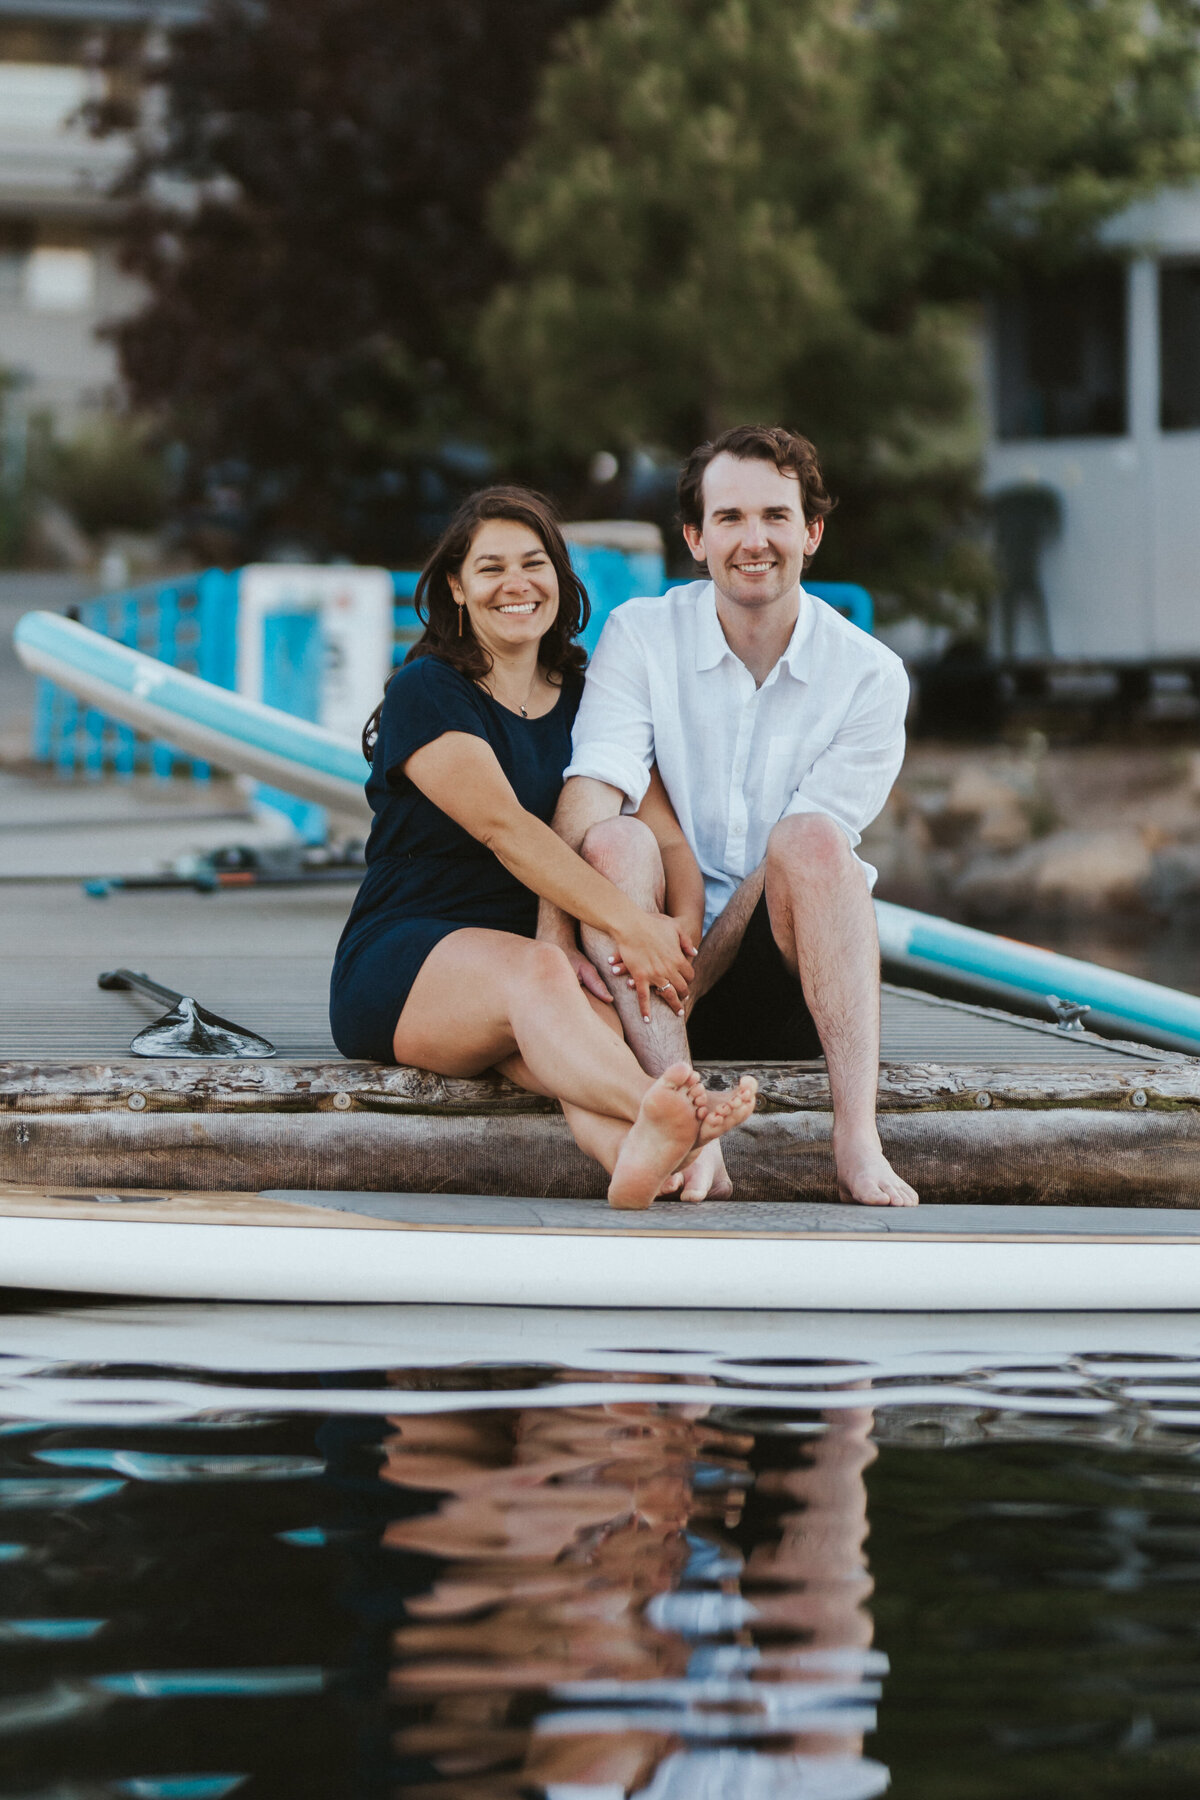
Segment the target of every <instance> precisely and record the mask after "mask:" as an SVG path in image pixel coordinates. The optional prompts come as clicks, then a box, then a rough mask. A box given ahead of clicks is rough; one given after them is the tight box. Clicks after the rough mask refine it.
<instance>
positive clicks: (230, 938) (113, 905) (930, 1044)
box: [0, 882, 1187, 1070]
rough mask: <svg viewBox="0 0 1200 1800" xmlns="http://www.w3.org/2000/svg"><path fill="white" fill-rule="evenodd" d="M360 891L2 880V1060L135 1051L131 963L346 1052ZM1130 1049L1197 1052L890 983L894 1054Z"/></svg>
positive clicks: (1166, 1057) (887, 1033)
mask: <svg viewBox="0 0 1200 1800" xmlns="http://www.w3.org/2000/svg"><path fill="white" fill-rule="evenodd" d="M352 891H353V890H352V889H351V888H349V887H346V888H340V887H338V888H328V887H319V888H307V889H305V888H260V889H250V890H243V891H225V892H222V893H218V894H211V895H199V894H194V893H187V892H178V891H172V892H161V893H160V892H153V891H151V892H131V893H115V894H112V895H110V896H109V897H108V898H107V899H103V900H94V899H90V898H88V897H87V896H86V895H84V894H83V893H82V891H81V890H80V888H79V887H78V886H77V885H76V884H74V883H73V882H72V883H65V882H11V883H9V882H6V883H4V884H3V886H2V887H0V906H2V907H3V917H4V927H5V929H4V932H3V936H2V938H0V1064H4V1063H12V1062H29V1061H37V1062H44V1061H46V1060H53V1061H68V1062H72V1063H82V1062H93V1061H96V1060H104V1061H108V1060H110V1059H119V1058H121V1057H123V1056H124V1055H126V1054H127V1052H128V1046H129V1040H130V1038H132V1037H133V1035H134V1033H135V1032H137V1031H140V1030H141V1028H142V1026H143V1025H145V1024H147V1023H148V1022H149V1021H150V1020H151V1019H152V1018H154V1017H156V1016H157V1015H158V1013H159V1012H161V1010H162V1009H161V1007H156V1006H155V1005H154V1003H153V1002H151V1001H148V1000H145V999H143V998H140V997H138V996H136V995H133V994H130V993H109V992H105V991H104V990H102V989H100V988H98V987H97V985H96V977H97V976H98V975H99V974H100V972H101V971H102V970H103V969H109V968H114V967H116V966H117V965H120V964H123V965H125V966H126V967H129V968H134V969H141V970H145V971H146V972H147V973H148V974H150V975H152V976H153V977H154V978H155V979H156V980H158V981H160V982H162V983H164V984H165V985H166V986H168V987H173V988H175V989H177V990H178V991H180V992H181V993H187V994H191V995H192V996H193V997H194V998H195V999H196V1000H198V1001H199V1002H200V1003H201V1004H202V1005H204V1006H206V1007H208V1008H209V1010H210V1011H212V1012H216V1013H220V1014H222V1015H223V1016H224V1017H226V1018H230V1019H233V1020H234V1021H235V1022H236V1023H237V1024H239V1025H243V1026H245V1027H246V1028H247V1029H248V1030H250V1031H256V1032H259V1033H260V1034H261V1035H262V1036H264V1037H266V1038H269V1039H270V1040H271V1042H272V1043H273V1044H274V1045H275V1046H276V1049H277V1050H278V1052H279V1055H280V1057H281V1058H282V1059H285V1060H288V1061H297V1060H300V1061H304V1062H314V1061H317V1062H324V1061H340V1060H341V1059H340V1058H339V1056H338V1052H337V1049H336V1047H335V1045H334V1043H333V1040H332V1038H331V1037H330V1035H329V1023H328V1018H327V1014H326V1002H327V993H328V982H329V970H330V967H331V964H332V961H333V953H334V949H335V947H336V944H337V939H338V936H339V933H340V931H341V927H342V924H343V922H344V919H345V915H346V913H347V912H348V910H349V907H350V901H351V897H352ZM1131 1054H1132V1055H1133V1057H1134V1059H1135V1060H1136V1061H1140V1062H1146V1063H1152V1064H1155V1065H1159V1064H1163V1065H1168V1064H1172V1063H1180V1062H1184V1061H1186V1060H1187V1059H1183V1058H1177V1057H1173V1056H1171V1055H1170V1054H1169V1053H1166V1052H1162V1051H1157V1050H1145V1051H1139V1050H1134V1051H1132V1052H1131V1051H1130V1049H1129V1048H1117V1047H1115V1046H1113V1045H1111V1044H1109V1043H1107V1042H1106V1041H1105V1040H1104V1039H1103V1038H1099V1037H1097V1036H1095V1035H1094V1034H1092V1033H1089V1032H1070V1033H1068V1032H1063V1031H1060V1030H1058V1029H1057V1027H1055V1026H1053V1025H1051V1024H1049V1023H1047V1024H1041V1023H1038V1022H1035V1021H1032V1020H1017V1019H1013V1018H1011V1017H1007V1016H1003V1015H1000V1014H997V1013H996V1012H995V1011H994V1010H991V1009H988V1008H986V1007H973V1006H963V1005H959V1004H957V1003H955V1002H952V1001H946V1000H938V999H934V998H933V997H932V996H930V995H927V994H919V993H915V992H913V991H912V990H909V989H904V988H898V987H893V986H886V987H885V991H884V999H883V1060H884V1062H885V1063H899V1064H905V1063H930V1062H937V1063H940V1064H943V1065H946V1066H966V1065H970V1066H976V1067H989V1068H995V1069H1013V1070H1016V1069H1022V1068H1027V1067H1028V1068H1033V1067H1043V1066H1044V1067H1054V1068H1059V1069H1064V1070H1065V1069H1081V1068H1083V1067H1084V1066H1088V1065H1095V1064H1100V1065H1109V1066H1112V1064H1113V1063H1114V1061H1117V1060H1120V1061H1123V1062H1125V1063H1128V1061H1129V1058H1130V1055H1131ZM133 1060H134V1062H135V1063H136V1062H137V1059H133ZM140 1066H141V1067H143V1068H145V1067H146V1066H147V1065H146V1064H145V1063H142V1064H141V1065H140Z"/></svg>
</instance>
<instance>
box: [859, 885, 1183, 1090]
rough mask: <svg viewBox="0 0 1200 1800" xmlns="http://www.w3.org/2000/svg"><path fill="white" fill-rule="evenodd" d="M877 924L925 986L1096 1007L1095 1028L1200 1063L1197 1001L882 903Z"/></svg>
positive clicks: (887, 946) (892, 953)
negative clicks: (943, 984) (946, 984)
mask: <svg viewBox="0 0 1200 1800" xmlns="http://www.w3.org/2000/svg"><path fill="white" fill-rule="evenodd" d="M875 916H876V919H877V921H878V924H879V945H880V949H881V951H882V952H883V960H884V962H885V963H886V964H888V965H890V967H891V968H893V969H902V970H903V971H904V972H905V974H906V975H910V976H915V977H917V981H918V985H919V983H920V980H921V979H922V978H924V980H926V981H934V982H937V981H947V980H950V981H954V982H956V983H958V984H960V985H961V986H963V987H967V988H970V989H971V990H972V991H973V992H975V993H978V994H984V995H987V996H989V997H990V998H993V999H995V1000H998V1001H1000V1002H1002V1003H1003V1002H1007V1003H1008V1004H1010V1005H1013V1004H1016V1005H1020V1006H1029V1005H1031V1004H1037V1003H1038V1002H1039V1001H1044V1000H1046V998H1047V996H1049V995H1051V994H1053V995H1056V996H1057V997H1058V998H1059V999H1060V1000H1072V1001H1075V1002H1076V1003H1077V1004H1082V1005H1085V1006H1087V1007H1089V1008H1090V1009H1091V1010H1090V1012H1089V1015H1088V1020H1087V1023H1088V1026H1089V1027H1091V1026H1097V1027H1099V1029H1100V1030H1102V1031H1107V1032H1112V1033H1115V1034H1116V1035H1117V1036H1118V1037H1125V1038H1134V1039H1136V1040H1137V1041H1138V1042H1139V1043H1144V1044H1160V1045H1162V1046H1163V1047H1164V1048H1166V1049H1168V1050H1183V1051H1185V1052H1187V1053H1188V1054H1189V1055H1192V1056H1200V998H1197V996H1196V995H1195V994H1184V993H1181V992H1180V991H1179V990H1178V989H1177V988H1168V987H1160V986H1159V984H1158V983H1157V982H1154V981H1142V980H1141V979H1140V978H1139V977H1138V976H1136V975H1123V974H1122V973H1121V972H1120V970H1118V969H1105V968H1103V967H1101V965H1100V964H1099V963H1092V962H1082V961H1080V960H1079V959H1078V958H1077V957H1074V956H1059V955H1058V954H1057V953H1056V952H1055V951H1053V950H1039V949H1038V948H1037V947H1036V945H1034V944H1022V943H1019V942H1018V941H1017V939H1015V938H1006V937H997V936H996V935H995V933H994V932H990V931H976V930H974V929H973V927H971V926H970V925H956V924H954V923H953V922H952V921H951V920H949V919H939V918H935V917H934V916H933V915H932V914H930V913H922V912H913V911H912V910H911V909H910V908H909V907H907V906H893V905H892V903H891V902H890V901H888V900H877V901H876V902H875ZM1048 1010H1049V1009H1047V1011H1048Z"/></svg>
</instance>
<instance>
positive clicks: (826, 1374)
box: [0, 1304, 1200, 1800]
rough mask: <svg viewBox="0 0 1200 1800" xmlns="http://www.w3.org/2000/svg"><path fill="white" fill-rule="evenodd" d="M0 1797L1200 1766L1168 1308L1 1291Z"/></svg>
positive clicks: (917, 1779)
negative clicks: (123, 1298)
mask: <svg viewBox="0 0 1200 1800" xmlns="http://www.w3.org/2000/svg"><path fill="white" fill-rule="evenodd" d="M0 1415H2V1417H3V1419H4V1421H5V1423H4V1424H3V1425H2V1426H0V1658H2V1659H3V1667H4V1677H3V1682H2V1684H0V1796H2V1797H3V1800H11V1797H15V1796H18V1795H19V1796H21V1797H22V1800H100V1797H101V1796H128V1797H132V1800H139V1797H140V1800H169V1797H172V1796H176V1797H180V1800H182V1797H184V1796H188V1797H191V1800H197V1797H204V1796H220V1795H225V1794H239V1795H242V1796H245V1797H246V1800H251V1797H256V1796H281V1797H282V1796H289V1797H291V1796H308V1795H313V1796H354V1797H355V1800H357V1797H360V1796H361V1797H363V1800H367V1797H372V1800H373V1797H376V1796H380V1797H382V1796H394V1795H404V1796H406V1797H407V1800H420V1797H421V1796H429V1797H430V1800H434V1797H437V1800H451V1797H453V1800H538V1797H543V1796H544V1797H547V1800H624V1797H625V1796H631V1795H635V1794H636V1795H643V1796H647V1797H649V1800H867V1797H868V1796H871V1795H875V1794H881V1793H883V1792H884V1791H885V1790H887V1791H890V1792H891V1793H892V1794H894V1795H897V1796H912V1797H914V1800H915V1797H916V1796H920V1797H921V1800H941V1797H942V1796H945V1800H991V1797H992V1796H996V1797H997V1800H998V1797H999V1796H1004V1797H1005V1800H1009V1797H1011V1796H1017V1795H1019V1796H1022V1797H1023V1800H1024V1797H1026V1796H1030V1797H1038V1796H1042V1795H1045V1796H1047V1797H1049V1796H1059V1795H1062V1794H1065V1793H1086V1794H1088V1795H1098V1796H1103V1797H1106V1800H1107V1797H1115V1796H1122V1797H1128V1800H1147V1797H1148V1796H1151V1797H1157V1796H1174V1795H1179V1796H1184V1795H1187V1796H1192V1795H1194V1794H1195V1793H1196V1791H1197V1788H1198V1787H1200V1315H1197V1316H1195V1317H1192V1316H1188V1317H1169V1316H1158V1317H1155V1316H1145V1317H1135V1316H1125V1317H1122V1316H1113V1315H1108V1316H1104V1317H1088V1316H1075V1317H1070V1316H1059V1317H1048V1316H1045V1317H1039V1316H1032V1315H1031V1316H1026V1317H1024V1318H1021V1317H1018V1316H1005V1315H998V1316H995V1317H992V1318H968V1317H965V1316H963V1317H957V1318H956V1317H954V1316H952V1315H948V1316H945V1317H941V1318H935V1319H921V1318H919V1317H913V1318H906V1317H904V1316H903V1315H894V1316H890V1317H887V1318H884V1317H881V1316H875V1317H870V1316H867V1317H863V1316H858V1317H853V1316H849V1315H823V1316H822V1315H811V1314H810V1315H793V1316H788V1315H782V1314H775V1315H765V1316H758V1317H750V1316H742V1315H718V1316H711V1317H708V1318H705V1317H703V1316H701V1315H697V1314H672V1313H668V1314H661V1315H653V1314H647V1313H642V1314H632V1313H627V1314H619V1313H587V1312H573V1313H566V1312H563V1313H555V1312H549V1311H541V1312H522V1311H519V1310H516V1309H502V1308H497V1309H474V1308H459V1309H452V1308H446V1309H440V1308H418V1307H409V1308H402V1307H396V1308H385V1307H364V1308H338V1307H307V1308H305V1307H243V1306H226V1307H218V1306H174V1307H172V1306H155V1305H126V1306H111V1307H103V1308H65V1307H39V1306H37V1305H25V1306H21V1305H19V1304H14V1305H13V1306H12V1307H11V1309H10V1310H9V1311H8V1313H7V1314H6V1315H5V1317H4V1320H3V1327H2V1329H0Z"/></svg>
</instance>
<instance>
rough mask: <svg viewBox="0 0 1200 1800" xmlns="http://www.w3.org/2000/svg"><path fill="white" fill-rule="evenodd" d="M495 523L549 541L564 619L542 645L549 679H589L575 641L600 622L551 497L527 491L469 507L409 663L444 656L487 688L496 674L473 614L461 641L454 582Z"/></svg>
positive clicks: (371, 733) (434, 583) (437, 551)
mask: <svg viewBox="0 0 1200 1800" xmlns="http://www.w3.org/2000/svg"><path fill="white" fill-rule="evenodd" d="M488 519H512V520H514V521H515V522H516V523H517V524H518V525H528V527H529V529H530V530H531V531H532V532H535V533H536V535H537V536H538V537H539V538H540V539H541V541H542V546H543V548H544V549H545V552H546V555H547V556H548V557H549V558H550V562H551V565H552V566H553V569H554V573H555V574H556V575H557V577H558V616H557V617H556V618H555V621H554V623H553V625H551V627H550V629H549V631H547V633H546V635H545V636H544V637H543V639H542V641H541V643H540V644H539V645H538V662H539V663H540V664H541V666H542V668H543V669H544V670H545V671H546V673H547V675H549V676H551V677H554V678H556V679H557V680H558V681H559V682H560V683H561V681H562V679H563V677H564V676H565V675H582V673H583V668H584V664H585V663H586V661H587V655H586V652H585V651H584V648H583V646H582V644H577V643H576V642H575V639H576V638H577V637H578V635H579V633H580V632H581V631H582V630H583V628H584V626H585V625H586V624H587V622H588V620H589V619H590V617H591V614H592V609H591V606H590V605H589V603H588V597H587V590H586V589H585V587H584V585H583V583H582V582H581V581H580V579H579V577H578V575H576V573H575V571H574V569H573V568H572V567H571V558H570V556H569V555H568V553H567V542H566V539H565V538H564V537H563V534H562V527H561V526H560V524H559V522H558V519H557V518H556V517H555V513H554V508H553V507H552V505H551V504H550V502H549V500H547V499H546V498H545V496H544V495H543V494H535V493H534V491H533V489H532V488H523V487H486V488H480V490H479V492H478V493H477V494H471V495H469V496H468V498H467V499H466V500H464V501H463V503H462V505H461V506H460V507H459V509H458V511H457V512H456V513H455V515H454V517H453V518H452V519H451V521H450V523H449V524H448V525H447V527H446V529H445V531H443V533H442V535H441V537H440V538H439V539H438V541H437V543H436V544H435V545H434V547H433V549H432V550H431V552H430V554H429V558H428V560H427V562H426V564H425V567H424V568H423V569H422V571H421V579H420V580H419V581H418V583H417V592H416V598H415V601H414V605H415V606H416V609H417V616H418V618H419V619H420V621H421V623H422V624H423V625H424V627H425V629H424V631H423V632H422V633H421V635H420V637H419V638H418V639H417V641H416V643H415V644H414V645H413V647H412V649H411V650H410V651H409V653H408V655H407V656H406V657H405V659H404V660H405V662H406V663H410V662H415V661H416V660H417V658H418V657H419V656H437V657H440V658H441V660H442V661H443V662H448V663H449V664H450V665H451V667H452V668H455V669H458V670H460V671H461V673H462V674H464V675H466V676H468V677H469V679H470V680H472V681H479V680H480V679H481V678H482V677H483V676H484V675H486V674H487V673H488V671H489V670H490V669H491V666H492V659H491V657H490V656H489V655H488V653H487V651H486V650H485V649H484V647H483V645H482V644H481V643H480V642H479V639H478V638H477V637H476V636H475V633H474V631H473V630H472V628H471V617H470V614H469V613H468V612H467V609H466V607H465V606H464V608H463V609H462V636H461V637H460V636H459V635H458V634H459V611H458V607H457V605H456V604H455V600H454V595H453V594H452V593H451V591H450V577H451V576H452V575H458V573H459V571H460V570H461V568H462V566H463V564H464V562H465V561H466V560H467V552H468V551H469V550H470V548H471V544H472V542H473V540H474V537H475V533H476V532H477V531H478V529H479V527H480V526H481V525H483V524H484V523H486V521H487V520H488ZM394 673H395V671H394V670H393V674H394ZM390 680H391V676H390V675H389V677H388V681H390ZM384 692H385V693H386V692H387V683H386V682H385V683H384ZM382 711H383V701H382V700H381V701H380V702H379V705H378V706H377V707H376V708H375V711H374V712H373V713H372V714H371V716H370V718H369V719H368V720H367V722H366V724H365V725H364V726H363V737H362V745H363V755H364V756H365V757H366V759H367V761H368V762H370V761H371V759H372V756H373V754H374V750H375V739H376V738H377V736H378V735H379V716H380V714H381V713H382Z"/></svg>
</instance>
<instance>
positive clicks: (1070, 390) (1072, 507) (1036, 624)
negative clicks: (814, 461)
mask: <svg viewBox="0 0 1200 1800" xmlns="http://www.w3.org/2000/svg"><path fill="white" fill-rule="evenodd" d="M990 312H991V317H990V329H989V331H988V333H987V344H988V360H989V363H990V369H989V380H988V383H987V387H988V404H989V414H990V416H989V428H988V442H987V450H986V483H987V488H988V492H989V494H990V495H991V496H992V497H993V499H994V500H995V501H996V503H997V506H998V514H997V517H998V528H999V531H1000V532H1001V534H1003V533H1004V531H1005V518H1006V516H1007V532H1008V541H1009V548H1010V555H1009V557H1008V558H1007V562H1008V576H1009V581H1008V584H1007V585H1008V594H1007V597H1006V598H1005V597H1003V596H1002V599H1001V601H1000V602H999V603H998V605H997V607H996V609H995V615H994V617H993V621H992V633H991V646H990V647H991V650H992V652H993V653H994V654H996V655H1000V656H1007V655H1015V656H1016V657H1017V659H1018V660H1031V659H1032V660H1040V659H1042V658H1045V657H1047V656H1053V657H1055V658H1060V659H1069V660H1074V661H1081V662H1104V663H1109V664H1111V663H1122V662H1123V663H1132V664H1145V663H1158V664H1164V663H1165V664H1171V663H1175V664H1177V665H1179V664H1184V665H1189V664H1190V665H1191V666H1192V667H1193V668H1200V188H1195V189H1189V190H1182V191H1172V190H1168V191H1164V192H1162V193H1160V194H1158V195H1157V196H1155V197H1154V198H1153V199H1151V200H1149V201H1146V202H1144V203H1142V204H1139V205H1137V206H1134V207H1132V208H1130V209H1129V211H1127V212H1125V213H1123V214H1122V215H1121V216H1119V217H1118V218H1116V219H1114V220H1112V221H1110V222H1109V224H1108V225H1107V226H1106V227H1105V228H1104V230H1103V231H1102V233H1101V236H1100V254H1098V255H1097V257H1096V259H1095V260H1094V261H1093V262H1092V263H1091V264H1089V265H1088V266H1087V267H1085V268H1083V269H1080V270H1077V271H1075V272H1073V273H1071V274H1070V275H1067V276H1065V277H1062V278H1060V279H1058V280H1053V281H1051V280H1046V281H1031V282H1027V283H1026V284H1025V285H1024V287H1023V288H1021V289H1019V290H1016V291H1013V292H1010V293H1008V294H1006V295H1003V296H1001V297H999V298H997V299H996V300H995V301H994V302H993V303H992V305H991V309H990ZM1014 545H1015V546H1016V549H1015V552H1014V551H1013V546H1014ZM1022 545H1024V547H1025V554H1026V566H1025V567H1024V568H1022V567H1021V566H1020V564H1021V547H1022ZM1003 548H1004V546H1003V543H1002V544H1001V551H1002V552H1003ZM1005 560H1006V559H1005V558H1004V556H1003V554H1002V556H1001V561H1002V564H1003V563H1004V561H1005ZM1039 587H1040V590H1041V594H1040V596H1039V593H1038V589H1039ZM1022 590H1024V591H1022ZM1043 603H1044V604H1043Z"/></svg>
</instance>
